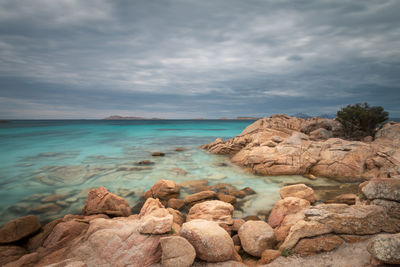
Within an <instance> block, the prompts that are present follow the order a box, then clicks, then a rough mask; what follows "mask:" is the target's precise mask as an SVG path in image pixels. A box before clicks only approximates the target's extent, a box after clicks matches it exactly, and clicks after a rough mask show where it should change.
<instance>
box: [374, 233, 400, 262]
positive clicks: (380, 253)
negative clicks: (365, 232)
mask: <svg viewBox="0 0 400 267" xmlns="http://www.w3.org/2000/svg"><path fill="white" fill-rule="evenodd" d="M367 249H368V252H369V253H370V254H371V256H372V257H373V258H375V259H377V260H379V261H381V262H384V263H387V264H400V233H398V234H394V235H385V234H383V235H379V236H377V237H375V238H374V239H372V240H371V241H370V242H369V244H368V247H367Z"/></svg>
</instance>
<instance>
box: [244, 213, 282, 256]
mask: <svg viewBox="0 0 400 267" xmlns="http://www.w3.org/2000/svg"><path fill="white" fill-rule="evenodd" d="M238 234H239V238H240V243H241V244H242V247H243V249H244V251H246V252H247V253H249V254H250V255H253V256H255V257H261V254H262V252H263V251H264V250H266V249H272V248H273V247H274V245H275V241H276V240H275V234H274V230H273V229H272V227H271V226H269V225H268V224H267V223H266V222H264V221H247V222H245V223H244V224H243V225H242V226H241V227H240V228H239V232H238Z"/></svg>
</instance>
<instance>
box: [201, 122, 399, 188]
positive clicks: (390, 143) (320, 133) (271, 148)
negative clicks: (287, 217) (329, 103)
mask: <svg viewBox="0 0 400 267" xmlns="http://www.w3.org/2000/svg"><path fill="white" fill-rule="evenodd" d="M340 127H341V126H340V124H338V122H336V121H334V120H329V119H320V118H312V119H299V118H294V117H289V116H286V115H275V116H272V117H270V118H263V119H260V120H258V121H256V122H254V123H253V124H251V125H249V126H248V127H247V128H246V129H245V130H244V131H243V132H242V133H241V134H240V135H238V136H236V137H234V138H232V139H229V140H226V141H223V140H222V139H217V140H215V141H214V142H212V143H210V144H206V145H203V146H202V148H203V149H206V150H208V151H209V152H211V153H214V154H224V155H230V156H231V157H232V161H233V162H234V163H235V164H238V165H241V166H243V167H245V168H248V169H250V170H252V171H253V172H254V173H258V174H263V175H307V176H309V175H313V176H317V177H328V178H332V179H335V180H338V181H342V182H356V181H363V180H364V179H371V178H373V177H384V178H385V177H395V176H398V175H400V168H399V166H400V160H399V159H400V149H399V148H400V123H387V124H385V126H384V127H383V128H382V129H381V130H379V131H378V132H377V133H376V136H375V140H374V141H373V142H368V143H365V142H358V141H347V140H343V139H340V138H338V137H341V130H340ZM318 129H324V130H318ZM331 137H332V138H331Z"/></svg>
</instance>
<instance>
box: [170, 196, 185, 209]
mask: <svg viewBox="0 0 400 267" xmlns="http://www.w3.org/2000/svg"><path fill="white" fill-rule="evenodd" d="M183 206H185V201H184V200H183V199H177V198H171V199H169V200H168V207H170V208H173V209H176V210H179V209H181V208H183Z"/></svg>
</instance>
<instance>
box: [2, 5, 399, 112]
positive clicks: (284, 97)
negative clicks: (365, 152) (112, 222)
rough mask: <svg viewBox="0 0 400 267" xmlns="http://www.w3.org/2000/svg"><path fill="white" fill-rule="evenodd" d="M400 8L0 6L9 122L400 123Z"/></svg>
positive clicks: (4, 101)
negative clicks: (350, 108) (327, 116)
mask: <svg viewBox="0 0 400 267" xmlns="http://www.w3.org/2000/svg"><path fill="white" fill-rule="evenodd" d="M399 11H400V2H398V1H396V0H393V1H385V0H382V1H369V0H366V1H316V0H315V1H311V0H299V1H289V0H288V1H258V0H249V1H241V0H240V1H239V0H230V1H187V0H166V1H122V0H121V1H105V0H86V1H80V0H60V1H52V0H32V1H22V0H3V1H1V2H0V116H1V117H4V118H6V117H9V118H39V117H43V118H44V117H45V118H85V117H91V118H93V117H97V118H101V117H104V116H108V115H111V114H120V115H137V116H156V117H170V118H172V117H175V118H176V117H180V118H191V117H227V116H228V117H230V116H240V115H252V116H263V115H270V114H272V113H289V114H292V113H297V112H308V113H310V114H313V115H316V114H321V113H333V112H335V111H336V110H337V109H338V108H340V107H341V106H344V105H346V104H351V103H356V102H361V101H368V102H370V103H371V104H372V105H382V106H384V107H385V109H387V110H388V111H389V112H391V114H392V115H393V116H398V117H400V108H399V107H398V103H399V95H400V86H399V84H400V78H399V77H400V75H399V74H400V67H399V66H400V53H399V50H398V47H399V44H400V27H399V26H400V22H399V17H398V13H399Z"/></svg>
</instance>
